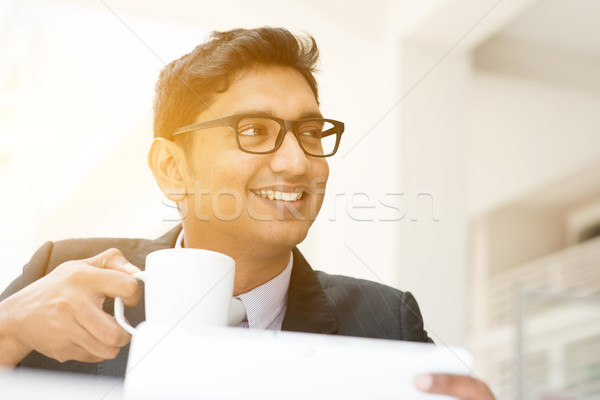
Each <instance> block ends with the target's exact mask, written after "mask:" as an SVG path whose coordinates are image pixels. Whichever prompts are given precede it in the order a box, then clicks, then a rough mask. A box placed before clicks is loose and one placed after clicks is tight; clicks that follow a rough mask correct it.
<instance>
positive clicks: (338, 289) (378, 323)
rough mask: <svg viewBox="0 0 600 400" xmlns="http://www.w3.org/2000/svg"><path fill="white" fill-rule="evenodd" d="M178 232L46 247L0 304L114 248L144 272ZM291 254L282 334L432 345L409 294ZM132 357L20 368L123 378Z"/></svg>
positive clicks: (38, 362) (32, 357) (135, 318)
mask: <svg viewBox="0 0 600 400" xmlns="http://www.w3.org/2000/svg"><path fill="white" fill-rule="evenodd" d="M180 230H181V226H178V227H176V228H174V229H172V230H171V231H169V232H168V233H166V234H165V235H164V236H162V237H160V238H158V239H156V240H145V239H108V238H106V239H69V240H63V241H59V242H55V243H54V242H47V243H45V244H44V245H43V246H42V247H40V248H39V249H38V251H37V252H36V253H35V254H34V255H33V257H32V258H31V260H30V261H29V263H27V264H26V265H25V267H24V268H23V273H22V275H21V276H19V277H18V278H17V279H15V280H14V281H13V282H12V283H11V284H10V286H9V287H8V288H7V289H6V290H5V291H4V293H2V295H0V301H2V300H4V299H5V298H6V297H8V296H10V295H11V294H13V293H15V292H17V291H19V290H21V289H22V288H24V287H25V286H27V285H29V284H31V283H32V282H34V281H35V280H37V279H39V278H41V277H43V276H44V275H46V274H48V273H50V271H52V270H53V269H54V268H56V267H57V266H59V265H60V264H62V263H63V262H65V261H69V260H78V259H84V258H89V257H92V256H94V255H96V254H98V253H101V252H103V251H104V250H107V249H109V248H112V247H114V248H117V249H119V250H121V252H123V254H124V255H125V257H126V258H127V259H128V260H129V261H131V262H132V263H133V264H134V265H136V266H138V267H140V268H141V269H144V266H145V262H146V255H147V254H148V253H150V252H152V251H155V250H159V249H165V248H172V247H174V245H175V241H176V239H177V235H178V234H179V232H180ZM293 252H294V265H293V269H292V276H291V278H290V286H289V291H288V304H287V311H286V314H285V317H284V320H283V324H282V328H281V329H282V330H285V331H296V332H312V333H325V334H334V335H347V336H361V337H370V338H382V339H395V340H409V341H416V342H427V341H431V339H429V338H428V336H427V333H426V332H425V331H424V330H423V321H422V319H421V314H420V311H419V307H418V305H417V303H416V301H415V299H414V297H413V296H412V295H411V294H410V293H409V292H402V291H399V290H396V289H394V288H391V287H389V286H385V285H381V284H378V283H375V282H371V281H366V280H361V279H354V278H350V277H346V276H339V275H329V274H326V273H324V272H320V271H313V269H312V268H311V267H310V265H309V264H308V263H307V262H306V260H305V259H304V257H303V256H302V254H301V253H300V251H299V250H298V249H297V248H294V250H293ZM104 310H105V311H106V312H108V313H110V314H112V313H113V299H107V300H106V301H105V302H104ZM125 315H126V317H127V319H128V320H129V321H130V322H131V323H132V324H133V325H136V324H138V323H140V322H141V321H143V320H144V319H145V313H144V298H143V295H142V300H141V301H140V303H139V304H138V305H137V306H136V307H132V308H127V309H126V313H125ZM128 354H129V345H127V346H125V347H123V348H122V349H121V352H120V353H119V355H118V356H117V357H116V358H115V359H114V360H105V361H103V362H100V363H82V362H78V361H67V362H63V363H60V362H58V361H56V360H54V359H51V358H48V357H46V356H44V355H42V354H40V353H38V352H36V351H33V352H31V353H30V354H29V355H28V356H27V357H25V358H24V359H23V360H22V361H21V363H20V366H23V367H32V368H43V369H53V370H61V371H71V372H80V373H89V374H95V375H110V376H123V375H124V373H125V368H126V364H127V356H128Z"/></svg>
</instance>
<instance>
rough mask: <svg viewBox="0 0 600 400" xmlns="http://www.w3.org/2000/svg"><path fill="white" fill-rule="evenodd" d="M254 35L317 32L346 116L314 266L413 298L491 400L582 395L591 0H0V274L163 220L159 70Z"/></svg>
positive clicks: (592, 311)
mask: <svg viewBox="0 0 600 400" xmlns="http://www.w3.org/2000/svg"><path fill="white" fill-rule="evenodd" d="M260 25H281V26H285V27H287V28H289V29H291V30H293V31H296V32H301V31H306V32H308V33H310V34H311V35H313V36H314V37H315V38H316V40H317V42H318V43H319V46H320V49H321V54H322V58H321V64H320V69H321V72H320V73H319V74H318V76H317V79H318V82H319V84H320V90H321V102H322V110H323V113H324V114H325V115H327V116H330V117H331V118H336V119H339V120H342V121H345V123H346V127H347V128H346V133H345V134H344V138H343V141H342V145H341V149H340V150H339V152H338V154H337V155H336V157H335V158H333V159H331V162H330V166H331V178H330V183H329V185H328V191H327V196H326V200H325V203H324V206H323V209H322V211H321V214H320V216H319V219H318V220H317V222H316V223H315V225H314V227H313V229H312V232H311V234H310V235H309V237H308V238H307V240H306V241H305V242H303V243H302V244H301V245H300V248H301V249H302V250H303V252H304V253H305V254H306V256H307V258H308V259H309V261H310V262H311V263H312V265H313V267H314V268H317V269H322V270H325V271H328V272H331V273H340V274H345V275H352V276H357V277H361V278H366V279H370V280H375V281H380V282H383V283H386V284H388V285H392V286H395V287H398V288H400V289H403V290H410V291H411V292H413V294H414V295H415V296H416V298H417V300H418V301H419V304H420V306H421V311H422V313H423V315H424V319H425V325H426V328H427V329H428V331H429V333H430V335H431V336H432V338H433V339H434V340H435V341H436V342H437V343H440V344H448V345H468V346H469V347H470V348H471V349H472V350H473V352H474V354H475V356H476V360H477V363H476V368H475V373H476V374H478V375H479V376H481V377H482V378H484V379H487V380H489V381H490V383H491V384H492V388H493V389H495V390H496V391H497V392H498V393H499V395H502V397H501V398H502V399H509V398H514V397H513V396H518V394H517V392H521V394H523V398H526V396H529V397H527V398H536V399H537V398H543V396H546V395H548V393H554V394H556V393H563V392H564V393H567V392H568V391H569V390H570V391H571V392H573V391H578V392H577V393H578V395H580V396H588V397H581V398H592V397H589V396H595V395H596V394H597V393H598V390H599V389H598V385H600V384H599V382H600V373H599V372H598V371H600V361H599V360H598V358H590V359H587V358H585V356H584V355H585V354H591V353H590V352H591V350H590V349H596V348H600V344H599V343H600V332H599V331H598V329H596V330H594V329H592V328H589V329H588V330H585V329H583V328H578V329H575V330H573V329H571V331H573V332H574V331H579V332H584V333H582V334H581V335H580V336H579V337H574V336H569V334H566V333H565V329H566V327H565V319H564V315H569V316H570V317H569V318H574V319H573V320H569V323H568V326H569V327H571V328H572V327H573V326H578V327H581V326H587V327H590V326H592V327H593V326H597V327H599V328H600V319H599V317H600V316H599V315H598V314H600V312H598V310H599V308H600V305H598V304H596V303H594V301H595V300H594V299H597V296H598V292H600V278H599V275H600V273H599V272H598V271H599V269H600V251H598V249H599V247H600V243H599V242H598V240H597V239H595V238H596V236H597V235H598V231H599V229H598V226H599V225H600V118H599V116H600V75H599V74H598V72H597V71H599V70H600V41H598V39H597V38H598V37H600V3H598V2H596V1H594V0H576V1H567V0H503V1H497V0H493V1H491V0H486V1H474V0H472V1H467V0H420V1H410V0H403V1H393V0H379V1H374V2H368V3H367V2H361V1H340V0H335V1H333V0H330V1H325V2H322V1H314V0H303V1H300V0H298V1H294V0H291V1H280V2H274V1H266V0H262V1H253V2H245V1H241V0H240V1H235V0H228V1H219V2H208V1H184V0H172V1H169V2H159V1H138V0H105V1H76V0H45V1H36V0H4V1H0V60H1V62H0V182H1V185H2V186H1V187H2V189H1V190H2V191H1V193H2V196H1V197H0V216H1V219H2V225H1V229H0V251H1V252H2V254H3V262H2V267H1V268H0V284H1V286H5V285H6V284H8V282H10V280H11V279H12V278H13V277H14V276H16V275H17V274H18V273H19V271H20V269H21V267H22V265H23V264H24V263H25V262H26V261H27V260H28V258H29V257H30V256H31V254H32V253H33V252H34V251H35V249H36V248H37V247H38V246H40V245H41V244H42V243H43V242H44V241H46V240H58V239H61V238H68V237H82V236H129V237H147V238H153V237H157V236H159V235H160V234H162V233H163V232H165V231H166V230H168V229H169V228H170V227H171V226H173V225H174V224H176V223H177V218H178V216H177V214H176V213H175V212H174V209H173V206H172V204H169V203H167V202H166V201H165V200H164V199H163V198H162V195H161V194H160V193H159V191H158V190H157V188H156V185H155V184H154V182H153V179H152V176H151V174H150V171H149V169H148V168H147V167H146V165H145V157H146V152H147V149H148V147H149V145H150V142H151V137H152V129H151V123H152V121H151V118H152V115H151V102H152V97H153V86H154V83H155V81H156V78H157V76H158V72H159V71H160V69H161V68H162V67H163V66H164V64H165V63H168V62H169V61H171V60H173V59H174V58H177V57H179V56H181V55H183V54H185V53H187V52H189V51H190V50H191V49H192V48H193V47H194V46H195V45H196V44H198V43H200V42H202V41H203V40H204V39H205V37H206V35H207V34H208V32H210V31H211V30H223V29H231V28H234V27H255V26H260ZM534 291H537V292H535V293H538V294H539V293H546V294H547V293H550V295H548V296H546V297H544V296H543V295H539V296H537V297H535V299H536V300H535V301H537V302H538V303H539V302H540V301H541V300H540V298H542V299H547V300H548V302H549V303H548V302H547V303H544V304H543V305H539V304H537V303H536V304H537V305H536V306H535V307H533V309H531V310H530V309H529V308H527V307H529V305H530V303H531V302H529V303H527V299H530V297H528V296H529V294H531V293H534ZM540 291H541V292H540ZM557 293H562V294H564V295H565V296H563V297H560V301H558V300H557V297H555V295H556V294H557ZM540 296H541V297H540ZM582 299H583V300H582ZM591 304H594V305H591ZM519 307H521V308H519ZM565 307H566V308H565ZM569 307H571V308H569ZM518 310H521V312H520V313H519V312H518ZM540 310H542V311H540ZM540 318H541V319H543V321H541V320H540V321H538V319H540ZM527 326H535V327H537V328H536V329H537V331H535V329H534V331H528V330H526V329H525V327H527ZM519 329H520V330H519ZM519 332H520V333H519ZM528 335H529V336H528ZM531 343H537V344H538V346H537V347H535V348H533V347H531V346H532V345H531ZM544 343H546V344H547V346H546V347H544V346H545V345H544ZM582 343H583V344H582ZM528 346H529V347H528ZM594 346H596V347H594ZM573 349H574V350H573ZM581 349H583V350H581ZM586 349H587V350H586ZM573 354H575V355H577V354H581V355H579V356H573ZM596 354H597V353H596ZM569 357H570V358H569ZM566 371H571V372H569V373H567V372H566ZM573 371H576V372H573ZM590 382H591V383H590ZM586 385H588V386H586ZM589 385H592V386H589ZM594 385H595V386H594ZM590 387H591V389H590ZM582 388H583V389H582ZM594 388H595V389H594ZM581 393H583V394H581ZM578 398H579V397H578Z"/></svg>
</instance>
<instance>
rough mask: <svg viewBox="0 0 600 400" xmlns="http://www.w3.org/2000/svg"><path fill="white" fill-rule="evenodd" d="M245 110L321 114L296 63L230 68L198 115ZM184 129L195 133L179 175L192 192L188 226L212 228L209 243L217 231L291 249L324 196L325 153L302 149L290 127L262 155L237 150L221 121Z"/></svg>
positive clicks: (293, 116) (201, 232) (205, 231)
mask: <svg viewBox="0 0 600 400" xmlns="http://www.w3.org/2000/svg"><path fill="white" fill-rule="evenodd" d="M247 113H266V114H270V115H272V116H275V117H278V118H283V119H288V120H299V119H303V118H311V117H319V116H321V113H320V111H319V107H318V104H317V101H316V99H315V96H314V94H313V92H312V91H311V89H310V86H309V85H308V83H307V82H306V79H304V77H303V76H302V75H301V74H300V73H299V72H298V71H296V70H295V69H293V68H290V67H280V66H255V67H252V68H249V69H245V70H243V71H241V72H239V73H237V74H235V75H234V76H233V77H232V79H231V82H230V86H229V88H228V89H227V91H225V92H224V93H222V94H220V95H218V96H217V97H216V100H215V102H214V103H213V104H212V105H211V106H210V108H209V109H208V110H206V111H204V112H202V113H201V114H199V115H198V117H197V119H196V122H202V121H207V120H213V119H216V118H219V117H224V116H228V115H234V114H247ZM187 134H188V135H190V134H191V135H195V136H194V138H193V141H192V143H193V149H191V151H188V152H187V153H188V154H190V155H191V159H189V160H187V162H188V167H189V168H187V172H186V173H185V174H186V176H185V177H184V179H185V185H186V188H187V192H188V193H192V194H193V195H191V196H187V205H188V215H187V216H186V225H185V226H186V230H189V229H190V228H191V229H193V230H194V231H195V233H194V235H195V236H200V237H204V239H209V238H208V236H210V237H211V238H210V239H209V241H210V242H211V243H214V241H215V240H221V239H222V240H224V241H230V242H231V243H255V244H260V245H262V246H261V247H265V246H267V247H272V248H273V249H274V250H275V249H277V248H288V249H289V248H290V247H292V246H294V245H296V244H298V243H299V242H301V241H302V240H303V239H304V238H305V236H306V234H307V233H308V229H309V227H310V225H311V224H312V222H313V220H314V218H315V217H316V215H317V213H318V212H319V209H320V208H321V204H322V202H323V195H324V191H325V184H326V181H327V177H328V175H329V166H328V164H327V161H326V160H325V159H324V158H315V157H311V156H307V155H305V154H304V152H303V151H302V149H301V148H300V146H299V145H298V141H297V139H296V137H295V136H294V134H293V132H291V131H289V132H287V133H286V135H285V138H284V141H283V143H282V145H281V147H280V148H279V149H278V150H277V151H276V152H274V153H270V154H264V155H255V154H249V153H245V152H242V151H241V150H240V149H239V148H238V147H237V144H236V142H235V138H234V134H233V132H232V129H231V128H229V127H226V126H224V127H217V128H210V129H206V130H201V131H198V132H195V133H187ZM273 197H274V198H273ZM278 198H279V199H278ZM202 242H206V240H202V241H199V243H202ZM190 244H191V243H190ZM191 245H193V244H191Z"/></svg>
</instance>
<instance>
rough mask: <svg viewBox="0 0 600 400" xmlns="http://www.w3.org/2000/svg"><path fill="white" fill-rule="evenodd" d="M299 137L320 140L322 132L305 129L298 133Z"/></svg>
mask: <svg viewBox="0 0 600 400" xmlns="http://www.w3.org/2000/svg"><path fill="white" fill-rule="evenodd" d="M300 135H302V136H306V137H311V138H320V137H321V136H322V135H323V132H322V131H321V128H314V129H305V130H302V131H301V132H300Z"/></svg>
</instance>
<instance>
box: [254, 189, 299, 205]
mask: <svg viewBox="0 0 600 400" xmlns="http://www.w3.org/2000/svg"><path fill="white" fill-rule="evenodd" d="M250 191H251V192H252V193H254V194H255V195H257V196H260V197H262V198H263V199H269V200H281V201H289V202H293V201H298V200H300V199H301V198H302V197H303V196H304V194H305V193H308V188H307V187H306V186H287V185H276V186H266V187H261V188H257V189H250Z"/></svg>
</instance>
